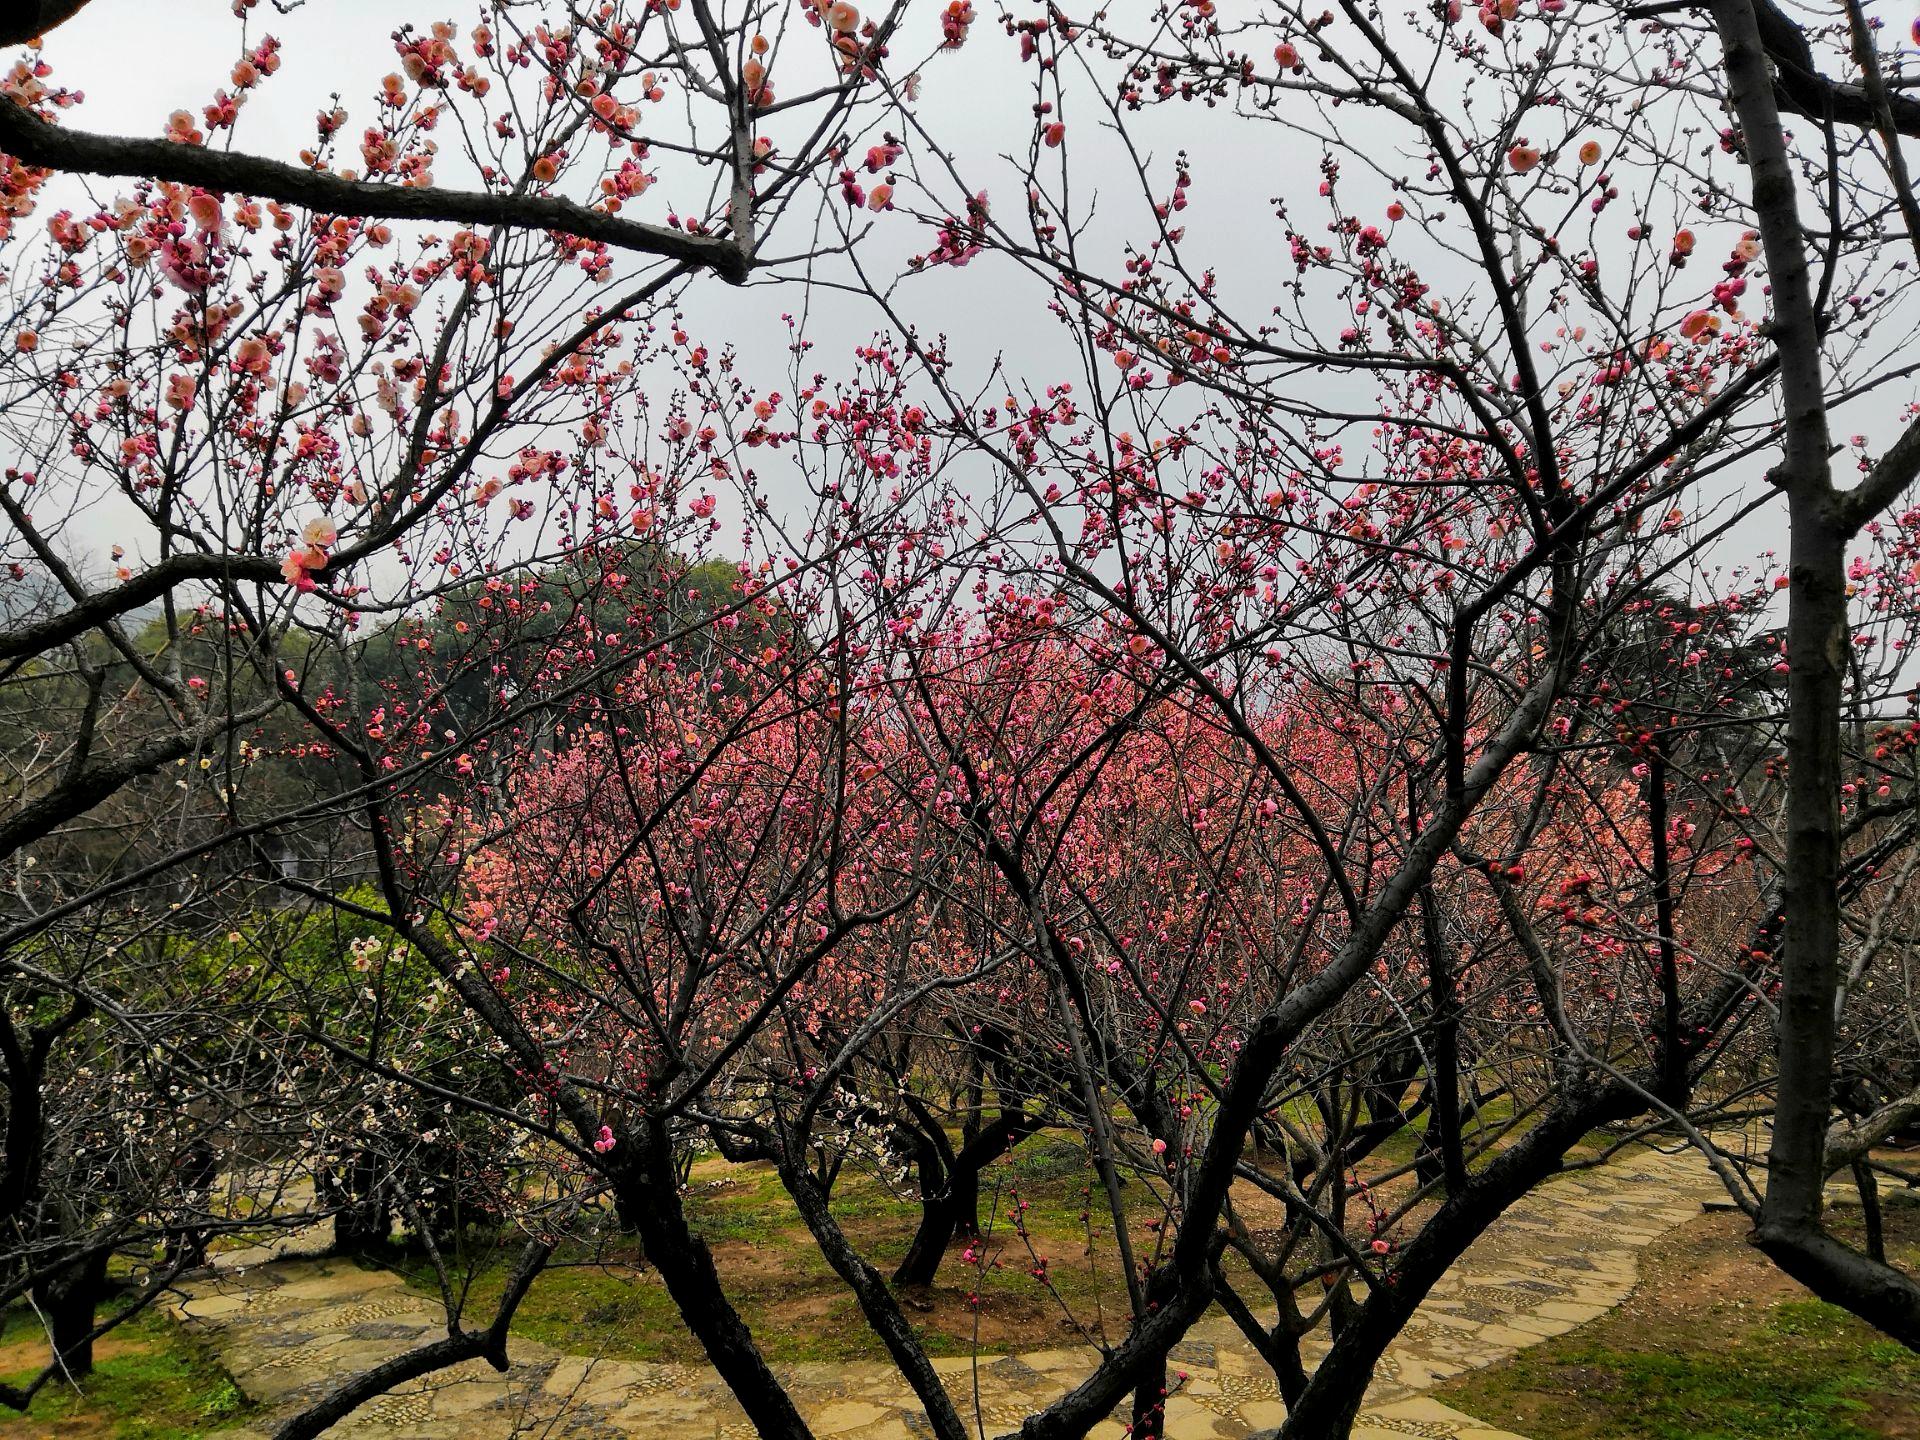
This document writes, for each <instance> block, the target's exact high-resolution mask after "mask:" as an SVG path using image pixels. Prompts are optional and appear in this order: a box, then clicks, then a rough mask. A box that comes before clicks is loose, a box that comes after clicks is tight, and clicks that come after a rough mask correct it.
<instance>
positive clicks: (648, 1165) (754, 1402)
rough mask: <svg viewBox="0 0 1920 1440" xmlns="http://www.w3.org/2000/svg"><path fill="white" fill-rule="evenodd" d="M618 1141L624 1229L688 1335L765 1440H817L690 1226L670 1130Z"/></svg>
mask: <svg viewBox="0 0 1920 1440" xmlns="http://www.w3.org/2000/svg"><path fill="white" fill-rule="evenodd" d="M619 1143H620V1146H621V1150H622V1152H623V1154H624V1163H623V1164H621V1165H620V1166H618V1167H617V1168H616V1169H614V1171H613V1172H612V1177H611V1178H612V1179H613V1182H614V1204H615V1207H616V1208H617V1209H618V1211H619V1214H620V1220H621V1223H622V1224H624V1225H625V1226H626V1227H627V1228H628V1229H630V1230H632V1231H633V1232H634V1233H635V1234H637V1235H638V1236H639V1237H640V1243H641V1244H642V1245H643V1246H644V1247H645V1248H646V1253H647V1259H648V1260H649V1261H650V1262H651V1263H652V1264H653V1266H654V1267H655V1268H656V1269H657V1270H659V1272H660V1279H661V1281H662V1282H663V1283H664V1284H665V1285H666V1287H667V1293H668V1294H669V1295H671V1296H672V1297H673V1303H674V1304H675V1305H676V1306H678V1307H679V1310H680V1316H681V1318H682V1319H683V1320H685V1321H686V1322H687V1328H688V1330H690V1331H692V1332H693V1335H694V1337H695V1338H696V1339H697V1340H699V1342H700V1343H701V1345H702V1346H703V1347H705V1349H706V1352H707V1358H708V1359H709V1360H711V1361H712V1362H713V1368H714V1369H716V1370H718V1371H719V1372H720V1378H721V1379H722V1380H724V1381H725V1382H726V1384H727V1388H728V1389H729V1390H731V1391H732V1392H733V1397H734V1399H736V1400H738V1401H739V1402H740V1406H741V1408H742V1409H744V1410H745V1411H746V1412H747V1419H748V1420H749V1421H751V1422H752V1424H753V1426H754V1429H755V1431H756V1433H757V1434H759V1435H760V1436H761V1437H762V1440H813V1432H812V1431H811V1430H809V1429H808V1428H807V1422H806V1421H805V1420H803V1419H802V1418H801V1416H800V1412H799V1411H798V1410H797V1409H795V1408H794V1404H793V1401H792V1399H790V1398H789V1397H788V1395H787V1392H786V1388H785V1387H784V1386H783V1385H781V1383H780V1381H779V1379H778V1377H776V1376H775V1375H774V1373H773V1371H772V1369H770V1368H769V1367H768V1365H767V1362H766V1358H765V1357H764V1356H763V1355H761V1353H760V1347H759V1346H757V1345H755V1344H754V1341H753V1334H752V1332H751V1331H749V1330H748V1329H747V1325H746V1322H745V1321H744V1320H742V1319H741V1318H740V1312H739V1311H737V1310H735V1309H734V1308H733V1304H732V1302H731V1301H729V1300H728V1299H727V1294H726V1291H725V1289H724V1288H722V1286H721V1283H720V1273H719V1271H717V1270H716V1269H715V1268H714V1264H713V1252H712V1251H710V1250H709V1249H708V1248H707V1245H706V1242H705V1241H704V1240H702V1239H701V1238H700V1237H699V1236H698V1235H695V1234H694V1233H693V1231H692V1230H691V1229H690V1228H689V1227H688V1225H687V1217H686V1211H685V1210H684V1209H683V1208H682V1207H681V1204H680V1186H679V1181H678V1176H677V1175H676V1174H675V1172H674V1166H673V1156H672V1151H671V1149H670V1147H669V1145H668V1142H667V1136H666V1133H665V1130H664V1127H662V1126H660V1125H658V1124H657V1123H655V1124H651V1125H650V1126H649V1128H648V1129H647V1130H646V1131H639V1132H634V1133H631V1134H629V1135H625V1136H622V1137H621V1139H620V1142H619Z"/></svg>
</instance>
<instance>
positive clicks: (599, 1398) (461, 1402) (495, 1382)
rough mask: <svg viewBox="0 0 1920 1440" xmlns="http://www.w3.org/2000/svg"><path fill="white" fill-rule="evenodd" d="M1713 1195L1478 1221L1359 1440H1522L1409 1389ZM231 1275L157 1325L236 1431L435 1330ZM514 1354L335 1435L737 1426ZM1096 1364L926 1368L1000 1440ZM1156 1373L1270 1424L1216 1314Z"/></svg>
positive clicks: (288, 1271) (1605, 1198)
mask: <svg viewBox="0 0 1920 1440" xmlns="http://www.w3.org/2000/svg"><path fill="white" fill-rule="evenodd" d="M1720 1194H1722V1192H1721V1191H1720V1189H1719V1187H1718V1185H1717V1183H1716V1182H1715V1181H1714V1180H1713V1178H1712V1176H1711V1175H1710V1174H1709V1172H1708V1171H1707V1169H1706V1167H1705V1165H1704V1164H1702V1163H1701V1162H1700V1160H1699V1158H1698V1157H1697V1156H1696V1155H1694V1154H1692V1153H1691V1152H1683V1153H1681V1154H1678V1155H1664V1154H1660V1153H1657V1152H1654V1151H1647V1150H1641V1151H1637V1152H1632V1153H1629V1154H1625V1155H1622V1156H1620V1157H1618V1158H1616V1159H1615V1160H1614V1161H1612V1162H1611V1163H1609V1164H1607V1165H1605V1166H1603V1167H1600V1168H1598V1169H1594V1170H1589V1171H1579V1172H1575V1173H1572V1174H1568V1175H1563V1176H1560V1177H1558V1178H1556V1179H1554V1180H1552V1181H1550V1182H1549V1183H1548V1184H1546V1185H1544V1186H1542V1187H1541V1188H1540V1189H1538V1190H1536V1191H1535V1192H1534V1193H1533V1194H1532V1195H1530V1196H1528V1197H1527V1198H1526V1199H1524V1200H1522V1201H1521V1202H1520V1203H1519V1204H1517V1205H1515V1206H1514V1207H1513V1208H1512V1209H1511V1210H1510V1211H1509V1212H1508V1213H1507V1214H1506V1215H1505V1216H1503V1217H1502V1218H1501V1219H1500V1220H1499V1221H1497V1222H1496V1223H1495V1224H1494V1225H1493V1226H1491V1227H1489V1229H1488V1230H1487V1232H1486V1234H1485V1235H1483V1236H1482V1237H1481V1238H1480V1239H1479V1240H1478V1241H1477V1242H1476V1243H1475V1244H1474V1246H1473V1247H1472V1248H1471V1249H1470V1250H1469V1251H1468V1252H1467V1254H1466V1255H1465V1256H1464V1257H1463V1259H1462V1260H1461V1262H1460V1263H1459V1264H1458V1265H1456V1266H1455V1267H1454V1269H1453V1271H1452V1272H1451V1273H1449V1275H1448V1276H1447V1278H1446V1279H1445V1280H1444V1281H1442V1282H1441V1284H1440V1285H1438V1286H1437V1287H1435V1290H1434V1292H1433V1294H1432V1295H1431V1296H1430V1297H1429V1298H1428V1300H1427V1301H1426V1303H1425V1304H1423V1305H1422V1306H1421V1307H1420V1310H1419V1312H1418V1313H1417V1315H1416V1316H1415V1318H1414V1319H1413V1321H1412V1322H1411V1323H1410V1324H1409V1325H1408V1326H1407V1329H1406V1331H1405V1332H1404V1333H1403V1334H1402V1335H1401V1336H1400V1338H1399V1339H1398V1340H1397V1341H1396V1342H1395V1344H1394V1345H1393V1347H1392V1348H1391V1349H1390V1350H1389V1351H1388V1353H1387V1356H1386V1358H1385V1359H1384V1361H1383V1362H1382V1364H1381V1367H1380V1371H1379V1373H1378V1374H1377V1375H1376V1377H1375V1381H1374V1385H1373V1387H1372V1389H1371V1390H1369V1392H1368V1396H1367V1404H1366V1407H1365V1410H1364V1412H1363V1414H1362V1416H1361V1419H1360V1422H1359V1424H1358V1425H1357V1426H1356V1428H1355V1430H1354V1436H1355V1440H1398V1437H1404V1436H1418V1437H1424V1440H1520V1437H1516V1436H1513V1435H1512V1434H1510V1433H1509V1432H1506V1431H1503V1430H1499V1429H1497V1428H1494V1427H1492V1426H1489V1425H1486V1424H1484V1423H1483V1422H1481V1421H1478V1420H1475V1419H1474V1418H1472V1417H1471V1416H1468V1415H1465V1414H1462V1413H1461V1412H1459V1411H1457V1410H1453V1409H1450V1408H1449V1407H1447V1406H1445V1405H1442V1404H1441V1403H1440V1402H1439V1401H1437V1400H1435V1399H1433V1398H1432V1397H1431V1396H1429V1395H1428V1394H1426V1393H1425V1392H1426V1391H1428V1390H1430V1389H1431V1388H1433V1387H1434V1386H1435V1385H1437V1384H1439V1383H1440V1382H1441V1381H1443V1380H1446V1379H1448V1378H1450V1377H1452V1376H1455V1375H1458V1374H1460V1373H1462V1372H1463V1371H1467V1370H1474V1369H1479V1368H1481V1367H1483V1366H1487V1365H1491V1364H1494V1363H1496V1362H1498V1361H1500V1360H1503V1359H1505V1358H1506V1357H1507V1356H1509V1355H1511V1354H1513V1353H1514V1352H1515V1351H1516V1350H1519V1349H1522V1348H1524V1347H1526V1346H1529V1345H1536V1344H1538V1343H1539V1342H1540V1341H1542V1340H1544V1339H1547V1338H1549V1337H1550V1336H1554V1335H1559V1334H1563V1333H1565V1332H1566V1331H1568V1330H1572V1329H1573V1328H1575V1327H1576V1326H1578V1325H1582V1324H1584V1323H1585V1322H1586V1321H1588V1320H1591V1319H1593V1318H1595V1317H1597V1316H1599V1315H1603V1314H1605V1313H1606V1312H1607V1311H1608V1310H1610V1309H1611V1308H1613V1307H1614V1306H1616V1305H1618V1304H1619V1303H1620V1302H1621V1301H1622V1300H1624V1299H1625V1298H1626V1297H1627V1296H1628V1295H1629V1294H1630V1293H1631V1292H1632V1290H1633V1288H1634V1285H1635V1284H1636V1283H1637V1280H1638V1261H1639V1254H1640V1252H1641V1251H1642V1250H1643V1249H1645V1248H1646V1246H1647V1245H1648V1244H1650V1243H1651V1242H1652V1241H1653V1240H1655V1239H1656V1238H1658V1237H1659V1236H1661V1235H1663V1234H1665V1233H1666V1232H1667V1231H1668V1230H1671V1229H1672V1228H1674V1227H1675V1226H1677V1225H1680V1224H1683V1223H1685V1222H1686V1221H1687V1220H1690V1219H1693V1218H1695V1217H1697V1216H1698V1215H1699V1214H1700V1213H1701V1205H1702V1202H1703V1201H1705V1200H1708V1199H1712V1198H1714V1197H1715V1196H1718V1195H1720ZM262 1258H264V1257H262ZM227 1264H228V1267H229V1268H226V1269H223V1270H222V1271H220V1272H218V1273H216V1274H215V1275H213V1276H211V1277H209V1278H207V1279H205V1280H202V1281H199V1282H196V1283H195V1284H193V1285H192V1286H190V1287H188V1289H187V1291H186V1292H185V1298H184V1299H183V1300H182V1301H180V1302H179V1303H178V1304H176V1305H175V1306H174V1307H173V1311H174V1314H175V1315H176V1317H177V1318H178V1319H179V1320H180V1321H181V1322H182V1323H184V1324H186V1325H188V1326H189V1327H191V1328H192V1329H193V1330H195V1331H196V1332H198V1333H200V1334H201V1335H203V1336H204V1337H205V1338H206V1339H207V1340H208V1341H209V1343H211V1344H212V1346H213V1347H214V1349H215V1351H216V1353H217V1354H218V1355H219V1357H220V1359H221V1361H222V1363H223V1364H225V1366H226V1367H227V1369H228V1370H229V1372H230V1373H231V1374H232V1375H233V1377H234V1381H235V1383H236V1384H237V1385H238V1386H239V1387H240V1388H241V1390H242V1391H244V1392H245V1393H246V1394H247V1395H248V1397H249V1398H251V1399H253V1400H255V1401H257V1402H259V1403H260V1404H261V1405H262V1406H263V1407H264V1412H263V1415H264V1418H263V1420H261V1421H259V1422H256V1424H255V1427H254V1428H253V1429H252V1430H250V1431H242V1432H236V1433H237V1435H241V1436H247V1435H255V1436H266V1435H268V1434H270V1433H271V1429H272V1426H273V1423H274V1421H276V1420H277V1419H279V1418H282V1417H284V1416H286V1415H289V1414H291V1413H293V1412H294V1411H296V1410H298V1409H299V1408H301V1407H302V1406H303V1405H304V1404H306V1403H309V1402H310V1401H311V1400H312V1399H314V1398H316V1397H317V1396H318V1395H320V1394H323V1393H325V1392H326V1391H327V1390H328V1389H330V1388H331V1387H332V1386H333V1385H335V1384H337V1383H338V1382H339V1381H340V1380H341V1379H343V1378H344V1377H346V1376H348V1375H351V1374H355V1373H358V1372H359V1371H362V1370H366V1369H369V1368H371V1367H372V1366H374V1365H377V1364H379V1363H380V1362H381V1361H383V1360H386V1359H389V1358H391V1357H392V1356H394V1355H396V1354H398V1353H400V1352H401V1351H403V1350H406V1349H410V1348H412V1347H413V1346H415V1345H418V1344H420V1343H422V1342H423V1341H426V1340H430V1339H433V1338H435V1337H436V1336H437V1335H441V1334H444V1333H445V1329H444V1320H443V1319H442V1318H441V1315H440V1312H439V1309H438V1307H437V1306H435V1305H432V1304H430V1303H429V1302H428V1301H427V1300H426V1299H424V1298H423V1297H421V1296H418V1295H416V1294H414V1293H413V1292H412V1291H410V1290H408V1289H407V1288H406V1287H405V1285H404V1284H403V1283H402V1282H401V1280H400V1279H399V1277H398V1276H396V1275H393V1274H390V1273H388V1272H384V1271H379V1270H367V1269H362V1268H361V1267H359V1266H358V1265H355V1264H353V1263H351V1262H347V1261H338V1260H328V1259H291V1258H286V1259H266V1260H265V1261H264V1263H260V1264H257V1265H249V1266H245V1267H233V1263H232V1260H231V1259H229V1261H228V1262H227ZM511 1353H512V1359H513V1364H512V1365H511V1366H510V1367H509V1369H508V1370H507V1371H506V1373H505V1374H500V1373H497V1372H495V1371H493V1370H492V1369H490V1368H489V1367H487V1366H486V1365H485V1364H483V1363H482V1362H478V1361H474V1362H469V1363H468V1364H465V1365H461V1366H458V1367H455V1368H453V1369H451V1370H447V1371H444V1372H442V1373H441V1374H439V1375H437V1376H433V1377H429V1378H428V1379H426V1380H424V1381H419V1382H415V1383H413V1384H411V1385H408V1386H406V1387H403V1388H402V1389H400V1390H398V1391H396V1392H394V1393H392V1394H389V1395H386V1396H383V1397H381V1398H380V1399H378V1400H376V1401H374V1402H372V1403H371V1404H369V1405H367V1406H365V1407H364V1408H363V1409H361V1410H360V1411H358V1412H357V1413H356V1414H355V1415H353V1416H352V1417H350V1418H349V1419H348V1420H347V1421H345V1422H343V1423H342V1424H341V1425H340V1426H338V1427H336V1430H335V1431H334V1432H333V1433H335V1434H338V1435H342V1436H374V1435H384V1436H409V1437H420V1440H504V1437H508V1436H555V1437H559V1436H566V1437H583V1440H668V1437H673V1440H680V1437H689V1440H751V1437H752V1436H753V1434H754V1431H753V1427H752V1426H751V1425H749V1424H748V1423H747V1421H746V1416H745V1415H744V1413H742V1411H741V1410H740V1408H739V1406H738V1404H737V1403H736V1402H735V1401H734V1400H733V1397H732V1396H731V1395H730V1394H729V1393H728V1392H727V1390H726V1387H725V1386H724V1385H723V1384H722V1383H721V1382H720V1379H719V1377H718V1376H717V1375H715V1374H714V1373H713V1372H712V1371H711V1370H708V1369H705V1368H704V1367H701V1366H694V1365H658V1364H643V1363H638V1362H633V1361H626V1360H605V1359H603V1360H594V1359H590V1358H588V1357H584V1356H579V1355H569V1354H563V1353H562V1352H560V1351H558V1350H555V1349H552V1348H551V1347H548V1346H545V1345H540V1344H537V1343H535V1342H532V1341H529V1340H526V1339H523V1338H519V1337H516V1338H515V1339H514V1341H513V1342H512V1347H511ZM1092 1353H1093V1352H1092V1351H1090V1350H1087V1349H1073V1348H1063V1349H1057V1350H1041V1351H1031V1352H1026V1353H1023V1354H1019V1355H1008V1356H1000V1357H988V1356H983V1357H980V1358H979V1359H978V1360H975V1359H972V1358H965V1359H952V1360H950V1359H940V1360H936V1361H934V1364H935V1366H936V1367H937V1368H938V1369H939V1370H940V1371H941V1372H942V1374H943V1375H945V1376H946V1377H947V1378H948V1385H949V1389H950V1390H952V1391H953V1393H954V1395H955V1399H956V1403H957V1404H958V1405H959V1406H960V1410H961V1413H962V1415H963V1416H964V1417H967V1418H969V1419H972V1418H973V1417H974V1416H975V1415H976V1414H977V1416H978V1420H979V1423H980V1426H981V1428H982V1430H983V1431H984V1433H985V1434H986V1435H987V1436H995V1435H1001V1434H1005V1433H1006V1432H1008V1431H1010V1430H1013V1429H1015V1428H1017V1426H1018V1424H1019V1422H1020V1421H1021V1420H1022V1419H1024V1418H1025V1417H1026V1416H1027V1415H1029V1414H1031V1413H1032V1412H1033V1411H1034V1410H1036V1409H1039V1408H1040V1407H1042V1406H1044V1405H1045V1404H1047V1403H1048V1402H1049V1401H1051V1400H1052V1399H1054V1398H1055V1397H1057V1396H1058V1395H1059V1394H1061V1393H1062V1392H1063V1391H1065V1390H1066V1389H1067V1388H1069V1387H1070V1386H1071V1385H1072V1384H1073V1383H1075V1382H1076V1381H1077V1380H1078V1379H1079V1378H1080V1377H1081V1376H1083V1375H1084V1374H1085V1373H1086V1372H1087V1370H1088V1369H1089V1368H1090V1364H1091V1357H1092ZM1313 1358H1317V1356H1316V1357H1313ZM1170 1359H1171V1361H1172V1364H1171V1366H1170V1367H1169V1368H1170V1372H1171V1373H1172V1374H1173V1375H1174V1376H1175V1377H1176V1378H1175V1383H1174V1384H1173V1385H1172V1386H1171V1387H1170V1389H1171V1392H1172V1393H1171V1394H1170V1396H1169V1399H1168V1402H1167V1434H1168V1436H1169V1437H1170V1440H1216V1437H1217V1440H1252V1437H1255V1436H1258V1435H1261V1434H1263V1433H1265V1432H1268V1431H1270V1430H1271V1429H1272V1428H1273V1427H1275V1426H1277V1425H1279V1424H1280V1423H1281V1421H1282V1420H1283V1419H1284V1418H1285V1415H1286V1411H1285V1407H1284V1406H1283V1405H1282V1404H1281V1402H1280V1397H1279V1394H1278V1392H1277V1390H1276V1389H1275V1386H1274V1382H1273V1377H1272V1374H1271V1372H1270V1371H1268V1370H1267V1369H1266V1367H1265V1366H1264V1365H1263V1364H1262V1363H1261V1362H1260V1360H1259V1358H1258V1356H1257V1355H1255V1353H1254V1352H1253V1349H1252V1347H1251V1346H1249V1345H1248V1344H1247V1343H1246V1341H1245V1339H1244V1337H1242V1336H1241V1335H1240V1333H1239V1331H1238V1330H1237V1329H1235V1328H1234V1326H1233V1325H1232V1323H1231V1322H1230V1321H1228V1320H1227V1319H1225V1317H1223V1316H1220V1315H1218V1314H1217V1313H1216V1314H1213V1315H1209V1316H1208V1317H1207V1318H1205V1319H1203V1320H1202V1321H1201V1322H1200V1323H1199V1324H1198V1325H1196V1326H1195V1327H1194V1329H1193V1331H1192V1332H1191V1333H1190V1334H1189V1335H1188V1337H1187V1339H1186V1340H1184V1341H1183V1342H1182V1343H1181V1344H1180V1345H1178V1346H1176V1347H1174V1350H1173V1351H1172V1354H1171V1356H1170ZM782 1374H783V1378H784V1379H785V1380H786V1381H787V1382H788V1384H789V1387H790V1389H791V1391H792V1393H793V1396H794V1400H795V1403H796V1404H797V1405H798V1406H799V1407H800V1409H801V1411H802V1413H803V1414H805V1415H806V1417H807V1420H808V1422H809V1423H810V1424H811V1425H812V1426H813V1429H814V1433H815V1434H816V1435H817V1436H819V1437H821V1440H909V1437H913V1440H918V1437H921V1436H924V1435H927V1434H929V1433H930V1431H929V1427H928V1426H927V1424H926V1421H925V1418H924V1417H923V1416H922V1415H921V1414H920V1413H919V1412H918V1410H917V1409H916V1408H915V1407H914V1406H913V1402H912V1397H911V1395H910V1394H908V1392H907V1391H906V1387H905V1385H904V1383H903V1382H902V1381H901V1380H900V1378H899V1376H898V1375H897V1373H896V1372H895V1371H894V1370H893V1369H892V1367H891V1366H888V1365H883V1364H880V1363H877V1362H866V1363H860V1364H847V1365H795V1366H787V1367H782ZM1123 1433H1124V1427H1123V1426H1122V1425H1121V1424H1120V1422H1119V1421H1117V1420H1109V1421H1104V1422H1102V1423H1101V1425H1099V1426H1098V1427H1096V1428H1095V1430H1094V1431H1093V1434H1094V1435H1095V1436H1098V1437H1101V1440H1117V1437H1120V1436H1121V1435H1122V1434H1123ZM1542 1440H1549V1437H1542Z"/></svg>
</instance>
